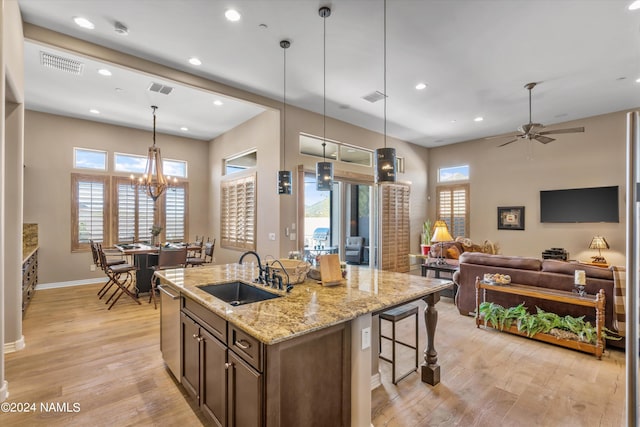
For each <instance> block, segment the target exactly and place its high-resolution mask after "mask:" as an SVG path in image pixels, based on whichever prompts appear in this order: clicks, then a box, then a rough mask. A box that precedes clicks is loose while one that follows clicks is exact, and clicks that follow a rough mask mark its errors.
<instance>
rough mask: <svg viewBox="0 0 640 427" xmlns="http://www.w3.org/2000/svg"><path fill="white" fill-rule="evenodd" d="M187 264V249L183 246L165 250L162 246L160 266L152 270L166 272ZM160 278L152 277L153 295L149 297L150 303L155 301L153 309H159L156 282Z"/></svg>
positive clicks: (159, 256) (159, 253)
mask: <svg viewBox="0 0 640 427" xmlns="http://www.w3.org/2000/svg"><path fill="white" fill-rule="evenodd" d="M186 263H187V247H186V246H182V247H179V248H171V247H169V248H163V247H162V246H161V247H160V249H159V250H158V265H154V266H153V267H151V269H152V270H154V272H155V271H159V270H166V269H168V268H180V267H184V266H185V264H186ZM157 281H158V278H156V277H155V275H154V276H151V295H149V303H151V300H152V299H153V308H154V309H156V308H158V304H157V301H156V282H157Z"/></svg>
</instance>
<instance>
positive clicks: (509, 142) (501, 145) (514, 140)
mask: <svg viewBox="0 0 640 427" xmlns="http://www.w3.org/2000/svg"><path fill="white" fill-rule="evenodd" d="M517 140H518V138H516V139H512V140H511V141H507V142H505V143H504V144H500V145H498V147H504V146H505V145H507V144H511V143H512V142H516V141H517Z"/></svg>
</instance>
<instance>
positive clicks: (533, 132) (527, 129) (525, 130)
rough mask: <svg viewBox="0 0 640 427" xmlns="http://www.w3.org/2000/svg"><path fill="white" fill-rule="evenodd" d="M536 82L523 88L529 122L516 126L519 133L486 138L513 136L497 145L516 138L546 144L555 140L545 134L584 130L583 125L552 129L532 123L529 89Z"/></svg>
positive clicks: (501, 145)
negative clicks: (527, 96)
mask: <svg viewBox="0 0 640 427" xmlns="http://www.w3.org/2000/svg"><path fill="white" fill-rule="evenodd" d="M536 84H537V83H527V84H526V85H524V87H525V89H527V90H528V91H529V123H527V124H524V125H522V126H520V127H519V128H518V130H519V131H520V133H514V134H512V135H501V136H494V137H490V138H487V139H495V138H505V137H511V138H513V137H515V139H512V140H511V141H507V142H505V143H504V144H500V145H498V147H504V146H505V145H507V144H511V143H512V142H516V141H517V140H518V139H529V140H531V139H535V140H536V141H538V142H541V143H543V144H548V143H550V142H551V141H555V139H554V138H549V137H548V136H546V135H554V134H559V133H576V132H584V127H577V128H569V129H554V130H543V129H544V125H542V124H540V123H533V122H532V121H531V90H532V89H533V88H534V87H536Z"/></svg>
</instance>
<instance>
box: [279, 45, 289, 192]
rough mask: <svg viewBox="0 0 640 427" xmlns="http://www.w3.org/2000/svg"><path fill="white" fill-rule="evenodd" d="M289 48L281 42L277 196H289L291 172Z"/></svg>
mask: <svg viewBox="0 0 640 427" xmlns="http://www.w3.org/2000/svg"><path fill="white" fill-rule="evenodd" d="M289 46H291V42H290V41H289V40H281V41H280V47H281V48H282V54H283V55H282V57H283V65H282V69H283V73H282V74H283V76H284V78H283V80H284V84H283V90H282V167H283V169H284V170H280V171H278V194H280V195H282V194H287V195H289V194H291V189H292V188H291V187H292V186H291V171H290V170H287V169H286V167H287V153H286V151H287V150H286V145H287V49H288V48H289Z"/></svg>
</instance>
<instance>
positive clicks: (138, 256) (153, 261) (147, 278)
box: [114, 242, 202, 296]
mask: <svg viewBox="0 0 640 427" xmlns="http://www.w3.org/2000/svg"><path fill="white" fill-rule="evenodd" d="M114 246H115V247H116V248H117V249H118V250H119V251H120V252H121V253H122V254H123V255H126V256H127V257H130V258H131V261H132V262H133V265H135V266H136V275H135V277H136V281H135V294H136V296H138V295H140V294H148V293H149V292H150V291H151V279H152V278H153V273H154V270H153V267H155V266H156V265H158V251H159V250H160V246H154V245H150V244H148V243H144V242H139V243H135V242H134V243H118V244H115V245H114ZM184 246H186V247H187V251H195V252H198V251H200V250H201V249H202V247H201V246H199V245H197V244H195V243H175V242H174V243H166V244H164V245H163V247H165V248H180V247H184Z"/></svg>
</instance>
